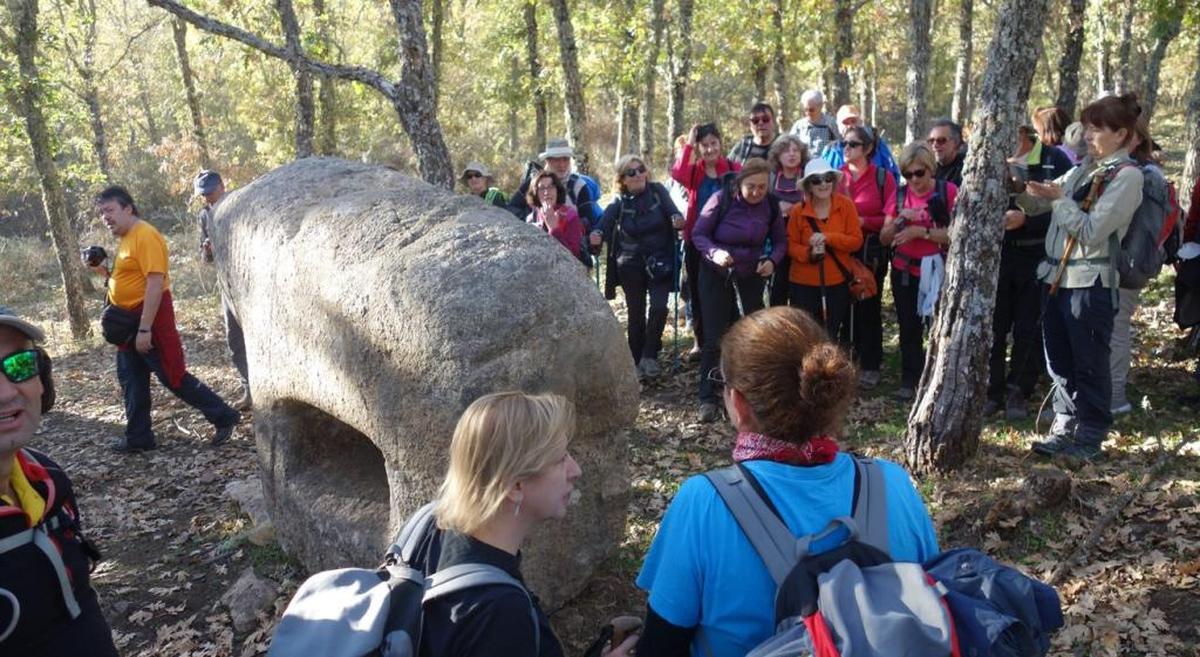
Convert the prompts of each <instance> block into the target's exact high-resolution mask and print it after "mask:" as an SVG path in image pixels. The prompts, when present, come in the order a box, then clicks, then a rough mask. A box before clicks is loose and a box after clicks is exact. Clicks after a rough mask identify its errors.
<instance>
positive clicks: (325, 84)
mask: <svg viewBox="0 0 1200 657" xmlns="http://www.w3.org/2000/svg"><path fill="white" fill-rule="evenodd" d="M313 12H314V13H316V15H317V35H318V38H319V39H320V42H321V51H322V53H323V55H324V56H325V57H332V56H333V38H332V37H331V36H330V35H329V21H330V17H329V14H327V13H326V11H325V0H313ZM320 83H321V87H320V91H318V92H317V107H319V108H320V110H321V112H320V117H321V120H320V122H319V123H318V124H317V151H318V152H319V153H321V154H322V155H337V152H338V145H337V78H334V77H331V76H328V75H322V76H321V79H320Z"/></svg>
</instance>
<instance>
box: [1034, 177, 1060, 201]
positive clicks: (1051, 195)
mask: <svg viewBox="0 0 1200 657" xmlns="http://www.w3.org/2000/svg"><path fill="white" fill-rule="evenodd" d="M1025 191H1026V192H1028V193H1029V195H1030V196H1036V197H1037V198H1043V199H1046V200H1047V201H1057V200H1058V199H1060V198H1062V197H1063V191H1062V187H1059V186H1058V185H1055V184H1054V183H1040V182H1034V181H1032V180H1030V181H1029V182H1027V183H1025Z"/></svg>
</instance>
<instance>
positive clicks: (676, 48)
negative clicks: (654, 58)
mask: <svg viewBox="0 0 1200 657" xmlns="http://www.w3.org/2000/svg"><path fill="white" fill-rule="evenodd" d="M695 8H696V5H695V2H694V0H679V24H678V29H677V30H676V35H675V37H676V38H674V39H671V40H670V41H669V42H668V47H670V48H672V53H671V55H672V56H671V57H670V59H671V96H670V101H669V102H670V105H671V107H670V111H669V113H668V115H669V117H670V122H669V125H668V127H667V132H668V133H669V134H670V137H669V138H670V139H672V140H674V139H675V138H676V137H678V136H679V135H681V134H683V133H684V131H685V130H686V128H685V126H684V114H683V109H684V108H683V106H684V102H685V101H686V96H687V82H688V76H690V75H691V74H692V16H693V14H694V11H695Z"/></svg>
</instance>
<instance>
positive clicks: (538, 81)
mask: <svg viewBox="0 0 1200 657" xmlns="http://www.w3.org/2000/svg"><path fill="white" fill-rule="evenodd" d="M525 52H526V54H527V55H528V57H529V86H530V89H532V90H533V111H534V124H533V125H534V127H533V145H534V148H535V149H536V150H535V151H534V152H536V153H541V152H542V151H543V150H545V148H546V121H547V116H546V92H545V91H544V90H542V62H541V60H539V59H538V34H537V1H536V0H527V2H526V3H525Z"/></svg>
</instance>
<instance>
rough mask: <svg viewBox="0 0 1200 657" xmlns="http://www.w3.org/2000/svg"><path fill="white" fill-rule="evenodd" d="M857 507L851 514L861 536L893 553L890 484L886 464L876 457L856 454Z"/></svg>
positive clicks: (864, 539)
mask: <svg viewBox="0 0 1200 657" xmlns="http://www.w3.org/2000/svg"><path fill="white" fill-rule="evenodd" d="M854 469H855V474H856V476H855V489H854V511H853V515H852V516H851V517H852V518H853V519H854V524H855V526H856V527H858V531H859V532H860V536H861V537H862V538H861V540H862V541H863V542H864V543H867V544H869V545H871V546H873V547H876V548H879V549H880V550H881V551H883V552H884V553H885V554H891V550H890V549H888V548H889V543H890V540H889V539H888V517H887V484H886V483H885V482H884V479H883V468H882V467H880V465H879V462H878V461H876V460H875V459H873V458H867V457H864V456H857V455H855V456H854Z"/></svg>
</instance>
